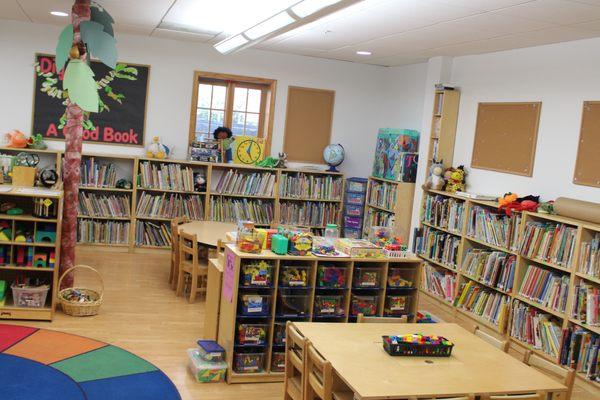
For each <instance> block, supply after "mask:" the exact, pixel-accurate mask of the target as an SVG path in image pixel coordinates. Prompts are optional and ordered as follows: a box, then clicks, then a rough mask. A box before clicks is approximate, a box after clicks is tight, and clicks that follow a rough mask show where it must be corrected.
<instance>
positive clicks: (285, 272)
mask: <svg viewBox="0 0 600 400" xmlns="http://www.w3.org/2000/svg"><path fill="white" fill-rule="evenodd" d="M421 263H422V261H421V260H420V259H419V258H417V257H414V256H413V257H408V258H368V259H367V258H325V257H316V256H312V255H310V256H291V255H283V256H280V255H277V254H274V253H272V252H271V251H267V250H264V251H263V252H262V253H261V254H250V253H243V252H240V251H239V250H238V249H237V247H236V246H235V245H233V244H228V245H226V247H225V257H224V265H223V267H224V273H223V289H222V294H221V306H220V314H219V330H218V331H219V333H218V342H219V344H220V345H221V346H223V347H224V348H225V350H226V358H227V360H226V361H227V365H228V370H229V372H228V377H227V381H228V382H229V383H241V382H274V381H283V377H284V374H283V368H284V359H285V354H284V351H285V350H284V348H285V324H286V321H314V322H337V323H347V322H354V321H356V315H357V314H358V313H363V314H364V315H372V316H392V317H394V316H397V317H399V316H402V315H408V316H409V320H411V321H414V319H415V315H416V310H417V303H418V290H417V289H416V287H417V282H418V280H419V278H420V273H421V272H420V267H421ZM257 264H262V269H263V270H264V271H268V272H267V273H266V274H261V275H260V277H261V278H260V279H259V278H258V276H259V275H256V274H253V273H252V271H253V269H254V268H255V266H256V265H257ZM400 282H404V283H400ZM406 282H409V283H410V285H409V284H407V283H406ZM400 285H404V286H400Z"/></svg>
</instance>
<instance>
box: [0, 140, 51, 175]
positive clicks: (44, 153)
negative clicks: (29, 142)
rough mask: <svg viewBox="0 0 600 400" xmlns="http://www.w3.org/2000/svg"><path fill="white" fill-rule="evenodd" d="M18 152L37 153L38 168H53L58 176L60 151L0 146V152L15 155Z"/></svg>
mask: <svg viewBox="0 0 600 400" xmlns="http://www.w3.org/2000/svg"><path fill="white" fill-rule="evenodd" d="M19 153H31V154H37V155H38V157H39V159H40V162H39V164H38V166H39V167H40V168H46V167H47V168H52V169H54V170H55V171H56V172H57V173H58V175H59V176H60V170H61V165H62V162H61V159H62V152H61V151H59V150H48V149H45V150H37V149H30V148H23V149H21V148H16V147H0V154H8V155H11V156H16V155H17V154H19ZM5 183H6V182H5Z"/></svg>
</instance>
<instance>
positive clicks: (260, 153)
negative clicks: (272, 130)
mask: <svg viewBox="0 0 600 400" xmlns="http://www.w3.org/2000/svg"><path fill="white" fill-rule="evenodd" d="M232 147H233V162H234V163H235V164H246V165H251V164H255V163H257V162H258V161H261V160H262V159H263V158H265V140H264V139H263V138H259V137H256V136H243V135H242V136H236V137H235V140H234V142H233V145H232Z"/></svg>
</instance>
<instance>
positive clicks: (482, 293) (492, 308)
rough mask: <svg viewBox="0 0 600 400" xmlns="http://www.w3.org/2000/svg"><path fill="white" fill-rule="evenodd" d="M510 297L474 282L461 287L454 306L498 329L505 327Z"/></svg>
mask: <svg viewBox="0 0 600 400" xmlns="http://www.w3.org/2000/svg"><path fill="white" fill-rule="evenodd" d="M509 303H510V297H508V296H506V295H503V294H502V293H498V292H495V291H493V290H491V289H488V288H485V287H483V286H481V285H479V284H477V283H475V282H474V281H468V282H466V283H463V284H462V285H461V288H460V290H459V292H458V295H457V296H456V298H455V299H454V306H455V307H458V308H461V309H463V310H465V311H468V312H470V313H472V314H475V315H477V316H479V317H482V318H483V319H485V320H486V321H489V322H491V323H492V324H494V325H496V326H500V327H504V326H505V325H506V322H507V321H506V320H507V317H508V305H509Z"/></svg>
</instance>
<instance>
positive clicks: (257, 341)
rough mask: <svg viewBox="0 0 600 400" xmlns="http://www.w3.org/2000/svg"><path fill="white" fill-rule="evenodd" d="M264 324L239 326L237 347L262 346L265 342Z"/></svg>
mask: <svg viewBox="0 0 600 400" xmlns="http://www.w3.org/2000/svg"><path fill="white" fill-rule="evenodd" d="M267 327H268V325H266V324H239V325H238V335H237V339H238V340H237V343H238V344H239V345H254V346H262V345H264V344H265V343H266V341H267Z"/></svg>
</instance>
